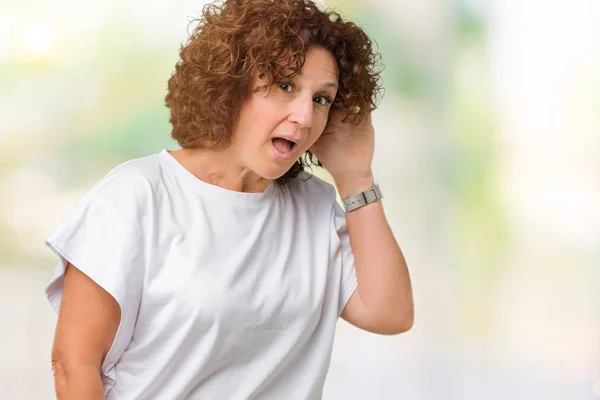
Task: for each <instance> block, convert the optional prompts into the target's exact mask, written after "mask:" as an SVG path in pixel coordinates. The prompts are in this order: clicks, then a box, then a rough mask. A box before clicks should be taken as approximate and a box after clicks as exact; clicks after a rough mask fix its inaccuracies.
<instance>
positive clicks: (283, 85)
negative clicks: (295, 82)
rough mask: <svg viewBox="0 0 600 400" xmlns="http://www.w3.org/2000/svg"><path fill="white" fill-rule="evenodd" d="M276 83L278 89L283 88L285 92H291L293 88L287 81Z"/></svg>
mask: <svg viewBox="0 0 600 400" xmlns="http://www.w3.org/2000/svg"><path fill="white" fill-rule="evenodd" d="M277 85H278V86H279V89H281V90H283V91H284V92H285V93H291V92H292V89H293V88H294V87H293V86H292V84H291V83H289V82H282V83H278V84H277Z"/></svg>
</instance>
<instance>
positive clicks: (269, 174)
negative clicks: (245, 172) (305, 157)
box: [256, 161, 295, 180]
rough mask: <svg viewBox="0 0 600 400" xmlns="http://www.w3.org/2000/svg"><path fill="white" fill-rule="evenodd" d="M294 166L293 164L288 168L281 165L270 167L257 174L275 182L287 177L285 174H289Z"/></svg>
mask: <svg viewBox="0 0 600 400" xmlns="http://www.w3.org/2000/svg"><path fill="white" fill-rule="evenodd" d="M294 162H295V161H294ZM293 165H294V163H291V164H290V165H288V166H287V167H285V166H282V165H281V164H275V165H268V166H265V168H262V169H261V170H260V171H256V172H257V173H258V174H259V175H260V176H262V177H263V178H265V179H271V180H275V179H278V178H281V177H282V176H283V175H285V173H286V172H288V171H289V170H290V168H292V166H293Z"/></svg>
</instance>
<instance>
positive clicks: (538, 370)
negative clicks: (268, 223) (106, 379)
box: [0, 0, 600, 400]
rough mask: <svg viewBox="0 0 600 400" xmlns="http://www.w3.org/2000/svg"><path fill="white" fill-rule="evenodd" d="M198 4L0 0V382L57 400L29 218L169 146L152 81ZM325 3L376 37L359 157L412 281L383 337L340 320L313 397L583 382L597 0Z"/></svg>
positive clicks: (593, 262)
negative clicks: (411, 322)
mask: <svg viewBox="0 0 600 400" xmlns="http://www.w3.org/2000/svg"><path fill="white" fill-rule="evenodd" d="M204 3H205V2H203V1H193V2H192V1H189V0H185V1H172V2H166V1H162V2H160V1H156V0H153V1H146V2H140V1H135V0H120V1H116V0H106V1H103V2H77V1H75V0H56V1H50V2H49V1H41V0H27V1H19V2H16V1H9V0H2V1H1V2H0V145H1V146H0V237H1V240H0V305H1V307H2V312H1V313H0V321H1V324H0V327H1V328H0V339H1V340H0V343H2V344H0V393H1V395H0V397H2V398H7V399H50V398H53V389H52V374H51V372H50V363H49V354H50V346H51V342H52V334H53V329H54V323H55V319H56V316H55V315H54V313H53V312H52V310H51V308H50V306H49V305H47V304H46V303H45V300H44V297H43V288H44V285H45V283H46V280H47V279H48V278H49V277H50V272H51V269H52V268H53V265H54V262H55V259H54V257H53V254H52V253H51V252H50V251H49V250H48V249H46V248H45V247H44V245H43V241H44V238H45V237H46V235H48V234H49V233H50V232H51V231H52V230H53V228H54V227H55V226H56V225H57V224H58V222H59V221H60V219H61V218H62V216H63V215H64V214H65V213H66V212H67V211H68V209H69V208H70V207H71V206H73V204H74V203H75V202H76V201H77V200H78V199H79V198H80V197H81V196H82V195H83V194H84V193H85V192H86V191H87V190H88V189H89V188H90V187H91V186H92V185H93V184H94V183H95V182H96V181H98V180H99V179H101V178H102V176H103V175H104V174H105V173H107V172H108V171H109V170H110V169H111V168H113V167H114V166H116V165H117V164H119V163H121V162H123V161H126V160H128V159H131V158H135V157H142V156H146V155H149V154H152V153H157V152H159V151H160V150H162V149H163V148H170V149H174V148H176V144H175V143H174V142H173V141H172V140H171V139H170V136H169V132H170V127H169V124H168V112H167V109H166V108H165V107H164V103H163V98H164V95H165V93H166V81H167V79H168V77H169V75H170V74H171V72H172V70H173V68H174V65H175V62H176V61H177V55H178V54H177V51H178V47H179V45H180V43H181V42H182V41H184V40H185V39H186V37H187V36H186V35H187V24H188V21H189V17H192V16H196V15H198V13H199V12H200V10H201V9H202V5H203V4H204ZM324 3H326V5H327V6H331V7H334V8H336V9H337V10H338V11H340V12H341V14H342V15H343V16H345V17H347V18H348V19H350V20H353V21H355V22H356V23H357V24H358V25H360V26H362V27H363V28H364V29H365V31H366V32H367V33H368V34H369V36H371V37H372V38H373V39H374V40H375V41H376V42H377V44H378V46H379V50H380V51H381V53H382V55H383V63H384V65H385V72H384V76H383V78H384V80H383V83H384V86H385V88H386V93H385V96H384V98H383V100H382V101H381V104H380V108H379V109H378V110H377V111H376V112H375V113H374V115H373V119H374V123H375V128H376V135H377V136H376V137H377V139H376V140H377V143H376V154H375V161H374V169H375V173H376V176H377V179H378V181H379V182H380V184H381V186H382V188H383V190H384V193H385V196H386V197H385V200H384V204H385V207H386V213H387V215H388V218H389V219H390V223H391V225H392V228H393V230H394V232H395V233H396V236H397V238H398V240H399V242H400V244H401V246H402V248H403V250H404V252H405V255H406V257H407V259H408V262H409V267H410V269H411V274H412V278H413V284H414V292H415V301H416V323H415V327H414V328H413V329H412V330H411V331H410V332H408V333H407V334H404V335H400V336H397V337H380V336H375V335H371V334H368V333H365V332H361V331H358V330H356V329H354V328H352V327H350V326H349V325H347V324H345V323H343V322H340V326H339V330H338V334H337V336H336V346H335V350H334V356H333V359H332V364H331V370H330V373H329V378H328V381H327V385H326V389H325V398H326V399H363V398H367V397H368V398H376V399H390V400H391V399H411V400H412V399H438V398H444V399H457V400H463V399H468V400H470V399H473V400H475V399H477V400H479V399H527V400H529V399H532V400H537V399H545V400H550V399H552V400H554V399H556V400H558V399H560V400H563V399H564V400H575V399H577V400H579V399H582V400H583V399H590V400H591V399H600V294H599V293H600V3H599V2H598V1H595V0H573V1H571V2H569V3H566V2H559V1H545V2H542V1H539V0H538V1H528V2H518V1H516V0H497V1H494V2H492V1H483V0H445V1H442V0H428V1H421V2H415V1H408V0H395V1H394V0H390V1H385V0H368V1H366V0H363V1H358V0H335V1H334V0H331V1H327V2H324ZM318 174H319V175H321V176H324V177H327V174H326V173H325V172H323V171H320V172H318ZM32 383H35V384H32Z"/></svg>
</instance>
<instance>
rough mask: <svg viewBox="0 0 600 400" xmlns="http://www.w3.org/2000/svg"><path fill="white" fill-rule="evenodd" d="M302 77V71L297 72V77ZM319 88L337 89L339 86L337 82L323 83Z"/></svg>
mask: <svg viewBox="0 0 600 400" xmlns="http://www.w3.org/2000/svg"><path fill="white" fill-rule="evenodd" d="M302 75H304V74H303V73H302V71H298V76H302ZM321 87H332V88H335V89H337V88H338V87H339V84H338V83H337V82H325V83H324V84H323V85H321Z"/></svg>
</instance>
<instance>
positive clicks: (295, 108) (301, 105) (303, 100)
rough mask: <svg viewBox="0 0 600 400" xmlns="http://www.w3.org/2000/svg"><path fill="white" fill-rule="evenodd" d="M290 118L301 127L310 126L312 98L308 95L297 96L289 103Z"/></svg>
mask: <svg viewBox="0 0 600 400" xmlns="http://www.w3.org/2000/svg"><path fill="white" fill-rule="evenodd" d="M290 104H291V110H290V120H291V121H293V122H296V123H297V124H298V125H300V127H301V128H310V127H311V126H312V115H313V100H312V98H309V97H308V96H298V97H296V98H295V99H294V100H293V101H292V102H291V103H290Z"/></svg>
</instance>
